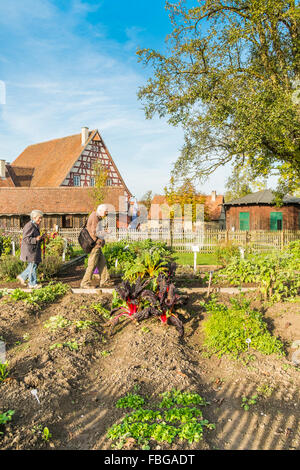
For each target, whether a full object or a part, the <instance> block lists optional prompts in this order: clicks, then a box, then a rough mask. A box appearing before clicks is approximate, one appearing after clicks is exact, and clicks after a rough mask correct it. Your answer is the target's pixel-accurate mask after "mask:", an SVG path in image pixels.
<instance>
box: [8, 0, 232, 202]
mask: <svg viewBox="0 0 300 470" xmlns="http://www.w3.org/2000/svg"><path fill="white" fill-rule="evenodd" d="M192 3H193V2H192ZM194 3H195V2H194ZM164 4H165V2H164V0H151V1H145V0H127V1H124V0H99V1H91V0H86V1H84V0H60V1H58V0H26V1H24V0H13V1H12V2H7V1H6V0H0V43H1V45H2V47H1V49H0V83H1V82H2V84H3V83H4V84H5V91H6V99H5V103H3V102H2V104H1V100H0V136H1V139H0V158H1V159H6V160H7V161H9V162H11V161H13V160H14V159H15V158H16V157H17V156H18V155H19V154H20V153H21V152H22V150H23V149H24V148H25V147H26V146H27V145H30V144H33V143H37V142H42V141H45V140H50V139H54V138H58V137H64V136H66V135H71V134H77V133H79V132H80V129H81V127H82V126H88V127H89V128H90V129H94V128H98V129H99V131H100V134H101V135H102V138H103V139H104V141H105V143H106V145H107V147H108V148H109V151H110V153H111V155H112V157H113V158H114V160H115V162H116V164H117V166H118V168H119V170H120V171H121V173H122V175H123V178H124V179H125V181H126V183H127V185H128V187H129V189H130V190H131V191H132V193H133V194H135V195H136V196H137V197H138V198H139V197H141V196H142V195H143V194H144V193H145V192H146V191H147V190H152V191H153V193H157V194H159V193H160V194H162V193H163V188H164V186H165V185H166V184H168V181H169V177H170V170H171V167H172V163H173V162H175V160H176V159H177V157H178V155H179V153H180V148H181V146H182V144H183V133H182V130H181V129H180V128H174V127H171V126H170V125H168V124H167V123H166V122H165V121H162V120H159V119H158V118H156V119H153V120H146V119H145V115H144V111H143V109H142V104H141V102H139V101H138V99H137V90H138V88H139V87H140V86H142V85H144V84H145V83H146V80H147V78H148V76H149V74H150V72H151V71H150V70H147V69H145V68H144V67H143V66H142V65H141V64H140V63H138V61H137V56H136V50H137V48H139V47H150V48H152V47H153V48H157V49H160V50H162V49H163V48H164V41H165V37H166V35H167V34H168V33H169V32H170V28H171V25H170V22H169V18H168V14H167V11H166V10H165V7H164ZM3 46H4V47H3ZM2 88H3V87H2ZM0 96H1V95H0ZM228 175H229V169H228V168H227V169H224V168H222V169H220V170H219V171H218V172H216V173H215V174H214V175H213V176H212V177H211V178H210V180H209V181H208V182H207V183H205V184H203V185H202V186H198V189H199V190H202V191H203V192H204V193H207V194H208V193H210V192H211V191H212V190H216V191H217V193H223V192H224V184H225V180H226V177H227V176H228Z"/></svg>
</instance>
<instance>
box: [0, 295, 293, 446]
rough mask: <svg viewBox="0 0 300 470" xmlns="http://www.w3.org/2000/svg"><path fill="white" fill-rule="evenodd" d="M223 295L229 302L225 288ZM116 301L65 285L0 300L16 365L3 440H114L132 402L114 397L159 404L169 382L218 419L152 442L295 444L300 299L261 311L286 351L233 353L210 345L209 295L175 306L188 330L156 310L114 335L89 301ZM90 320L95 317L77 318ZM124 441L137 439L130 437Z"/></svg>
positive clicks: (0, 324)
mask: <svg viewBox="0 0 300 470" xmlns="http://www.w3.org/2000/svg"><path fill="white" fill-rule="evenodd" d="M248 297H249V298H250V299H251V301H252V306H253V307H257V308H258V307H261V303H260V301H259V300H258V299H257V296H256V295H254V294H251V293H250V294H248ZM219 300H220V301H221V302H223V303H224V304H226V303H229V297H228V296H226V295H222V296H220V297H219ZM110 301H111V296H109V295H106V296H100V295H95V296H91V295H74V294H71V293H69V294H66V295H65V296H64V297H62V298H61V299H60V300H57V301H55V302H54V303H52V304H49V305H46V306H45V307H44V308H42V309H40V310H36V309H35V308H33V307H30V306H28V305H25V304H24V303H23V302H6V301H5V298H2V299H1V300H0V302H1V316H0V331H1V335H2V336H4V337H5V339H6V342H7V360H8V362H9V366H10V372H9V376H8V378H7V379H6V380H5V381H4V382H3V383H2V384H0V402H1V407H2V411H3V410H4V411H6V410H9V409H11V410H14V415H13V416H12V420H11V421H10V422H9V423H8V424H6V426H5V433H4V435H3V436H2V437H0V448H1V449H34V450H37V449H100V450H104V449H111V448H112V441H111V440H109V439H108V437H107V431H108V429H109V428H110V427H111V426H113V425H114V424H116V423H119V422H120V421H121V419H122V418H123V417H124V414H125V411H126V410H123V409H120V408H116V403H117V400H119V399H120V398H122V397H124V396H126V394H128V393H138V394H139V395H141V396H142V397H144V398H145V400H146V401H147V398H148V402H147V407H148V408H152V409H154V406H155V404H156V403H157V402H158V400H159V394H161V393H164V392H166V391H167V390H170V389H171V388H175V389H178V390H186V391H189V392H193V393H198V394H199V395H200V396H201V397H203V398H205V400H207V401H208V402H209V404H208V405H207V406H205V407H203V409H202V412H203V416H204V418H205V419H207V420H208V421H209V422H210V423H213V424H215V429H204V433H203V439H202V440H200V441H199V442H194V443H192V444H190V443H188V442H187V441H179V440H175V441H174V442H173V443H171V444H168V443H163V444H162V443H160V444H157V443H156V442H154V441H151V440H150V442H149V443H148V444H149V445H150V448H152V449H167V450H168V449H185V450H189V449H191V450H192V449H206V450H207V449H227V450H228V449H299V446H300V429H299V418H300V412H299V369H297V368H296V367H294V366H293V365H292V362H291V354H292V350H291V343H292V342H293V341H294V340H296V339H300V314H299V304H296V303H277V304H275V305H273V306H270V307H266V308H265V312H264V317H265V319H266V321H267V323H268V325H269V327H270V329H271V331H272V334H273V335H275V336H279V337H280V338H281V339H282V340H283V342H284V344H285V346H286V352H287V356H286V357H277V356H275V355H271V356H265V355H263V354H260V353H258V352H257V351H252V350H251V349H250V351H249V353H244V354H243V355H242V356H241V358H240V359H239V360H233V359H230V358H228V357H222V358H218V357H216V356H215V355H212V356H207V354H205V351H204V349H203V331H202V328H201V326H202V324H203V322H204V321H205V319H206V318H207V316H208V314H207V313H206V312H205V310H204V308H203V304H202V302H203V301H206V298H205V296H204V295H201V294H191V295H189V297H188V303H187V305H185V306H184V307H182V308H181V309H180V310H179V315H180V318H181V319H182V320H183V322H184V327H185V335H184V338H183V339H180V338H179V337H178V334H177V332H176V330H175V328H174V327H173V326H171V325H168V326H167V325H162V324H161V323H160V322H159V321H158V320H157V319H152V320H145V321H143V322H141V323H140V324H135V323H133V322H132V321H130V320H124V321H122V322H121V323H120V324H119V325H118V326H117V327H116V329H115V330H114V331H113V333H112V334H111V335H110V334H109V332H110V329H109V328H108V326H107V319H105V318H103V317H102V316H101V315H100V314H99V313H98V312H97V311H96V310H93V308H92V307H91V306H92V305H93V304H95V303H97V304H98V303H99V302H101V304H103V305H104V307H108V308H109V305H110ZM53 316H55V317H57V316H61V317H63V318H65V319H66V320H67V321H68V326H67V327H65V328H59V327H58V326H57V328H54V329H52V331H51V328H49V327H48V328H46V327H45V325H46V324H47V321H48V325H49V324H50V325H51V322H50V323H49V320H50V319H51V318H53ZM84 321H89V322H92V324H89V326H88V327H87V328H85V329H84V328H79V327H78V325H81V326H82V325H85V324H84V323H82V322H84ZM76 325H77V326H76ZM52 326H53V321H52ZM54 326H55V325H54ZM59 345H61V346H59ZM33 390H36V391H37V397H38V399H39V401H40V403H39V402H38V401H37V399H36V398H35V396H34V395H33V394H32V391H33ZM254 395H256V396H258V398H257V399H254V403H253V404H250V405H249V409H248V410H246V409H245V407H243V406H242V404H243V401H242V400H243V397H247V398H250V397H252V396H254ZM127 412H128V410H127ZM46 428H47V429H48V430H49V431H50V433H51V437H48V438H47V435H45V433H44V430H45V429H46ZM122 448H125V449H135V448H140V447H139V446H138V445H137V443H136V442H135V441H134V440H132V439H127V440H126V439H124V441H123V442H122Z"/></svg>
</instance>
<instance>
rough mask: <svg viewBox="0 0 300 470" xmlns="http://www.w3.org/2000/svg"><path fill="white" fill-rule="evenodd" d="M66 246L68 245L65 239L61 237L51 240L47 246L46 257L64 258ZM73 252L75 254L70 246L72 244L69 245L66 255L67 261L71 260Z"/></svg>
mask: <svg viewBox="0 0 300 470" xmlns="http://www.w3.org/2000/svg"><path fill="white" fill-rule="evenodd" d="M65 244H66V241H65V240H64V238H62V237H60V236H56V237H55V238H50V239H49V241H48V243H47V244H46V255H47V256H49V257H58V258H62V254H63V251H64V247H65ZM72 252H73V248H72V246H71V245H70V243H67V247H66V253H65V257H66V260H67V259H70V257H71V255H72Z"/></svg>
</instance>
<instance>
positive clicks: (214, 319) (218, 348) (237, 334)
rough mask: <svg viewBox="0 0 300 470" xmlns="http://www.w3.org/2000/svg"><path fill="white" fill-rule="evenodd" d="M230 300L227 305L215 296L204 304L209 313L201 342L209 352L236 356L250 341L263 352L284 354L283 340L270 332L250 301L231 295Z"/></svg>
mask: <svg viewBox="0 0 300 470" xmlns="http://www.w3.org/2000/svg"><path fill="white" fill-rule="evenodd" d="M230 302H231V306H230V307H227V306H226V305H224V304H222V303H218V302H217V301H216V300H215V299H213V300H211V301H210V302H208V303H207V304H206V310H207V312H208V313H209V314H210V315H209V317H208V319H207V320H205V321H204V323H203V330H204V333H205V339H204V343H203V345H204V347H205V348H206V349H207V350H208V351H209V352H211V353H214V354H217V355H218V356H219V357H221V356H223V355H224V354H228V355H231V356H233V357H235V358H236V357H238V356H239V355H240V354H241V353H243V352H245V351H247V350H248V348H249V346H248V345H250V347H251V348H252V349H254V350H257V351H260V352H261V353H263V354H273V353H275V354H278V355H283V354H284V350H283V344H282V343H281V341H280V340H278V339H277V338H276V337H273V336H272V335H271V334H270V332H269V331H268V329H267V325H266V323H265V322H264V320H263V317H262V314H261V313H260V312H257V311H254V310H251V309H250V302H249V301H246V300H244V299H234V298H231V299H230ZM249 340H250V342H248V341H249Z"/></svg>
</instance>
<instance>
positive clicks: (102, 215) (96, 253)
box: [80, 204, 109, 289]
mask: <svg viewBox="0 0 300 470" xmlns="http://www.w3.org/2000/svg"><path fill="white" fill-rule="evenodd" d="M107 214H108V211H107V208H106V206H105V204H100V205H99V206H98V207H97V210H96V211H93V212H92V213H91V214H90V216H89V218H88V221H87V224H86V228H87V230H88V232H89V234H90V236H91V237H92V239H93V240H94V241H95V242H96V245H95V246H94V248H93V249H92V251H91V252H90V254H89V258H88V266H87V268H86V271H85V274H84V276H83V279H82V281H81V284H80V287H81V288H82V289H89V288H91V287H92V284H91V281H92V277H93V273H94V271H95V269H96V268H98V272H99V276H100V285H99V287H105V286H106V285H108V282H109V272H108V269H107V266H106V260H105V256H104V254H103V252H102V249H101V247H102V246H103V245H104V243H105V240H104V236H105V232H106V230H105V220H106V218H107ZM99 222H101V223H100V226H102V227H101V229H102V230H100V231H99Z"/></svg>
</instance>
